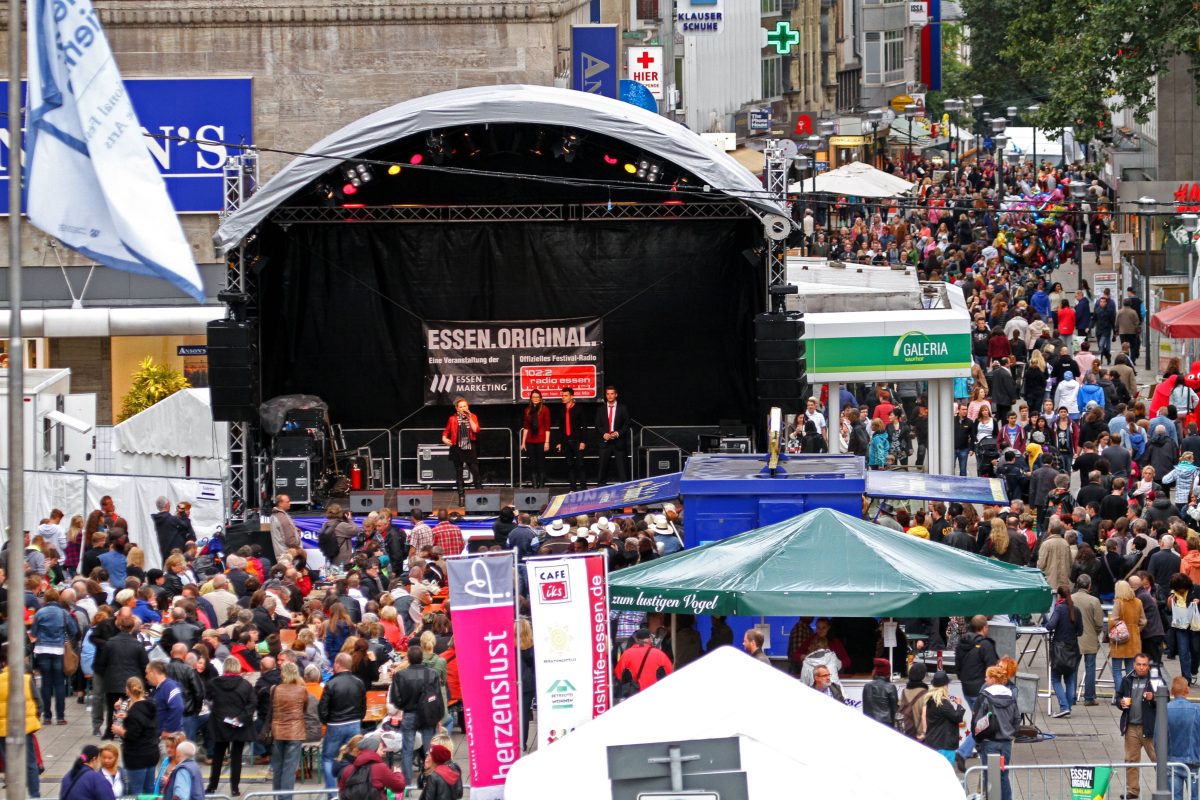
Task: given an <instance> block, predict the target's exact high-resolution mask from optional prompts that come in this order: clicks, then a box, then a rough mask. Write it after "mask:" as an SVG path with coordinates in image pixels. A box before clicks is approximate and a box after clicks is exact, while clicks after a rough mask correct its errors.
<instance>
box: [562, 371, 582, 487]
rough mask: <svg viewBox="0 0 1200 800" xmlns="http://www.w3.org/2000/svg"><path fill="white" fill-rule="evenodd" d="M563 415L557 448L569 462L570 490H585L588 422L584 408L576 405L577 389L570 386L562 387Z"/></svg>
mask: <svg viewBox="0 0 1200 800" xmlns="http://www.w3.org/2000/svg"><path fill="white" fill-rule="evenodd" d="M562 401H563V415H562V420H561V421H560V422H559V424H558V435H559V443H558V445H557V446H556V447H555V449H556V450H557V451H558V452H560V453H562V455H563V460H564V461H566V463H567V482H568V483H569V484H570V491H572V492H576V491H583V490H584V489H586V488H587V477H586V476H585V475H584V472H583V451H584V449H586V448H587V440H586V439H585V438H584V437H585V436H586V435H587V422H586V421H585V420H584V416H585V415H584V412H583V408H581V407H580V406H577V405H575V390H574V389H572V388H571V387H570V386H564V387H563V388H562Z"/></svg>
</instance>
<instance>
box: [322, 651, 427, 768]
mask: <svg viewBox="0 0 1200 800" xmlns="http://www.w3.org/2000/svg"><path fill="white" fill-rule="evenodd" d="M410 650H411V648H410ZM327 652H328V651H327ZM353 664H354V661H353V659H352V658H351V656H350V654H349V653H337V654H336V655H335V657H334V659H333V677H332V678H330V679H329V680H328V681H327V682H326V684H325V688H324V690H323V691H322V692H321V698H320V701H319V703H318V715H319V717H320V720H321V723H322V724H323V725H325V738H324V739H323V740H322V743H321V769H322V771H323V772H324V777H325V788H326V789H334V788H337V778H336V775H335V773H334V769H333V766H334V762H335V761H336V759H337V756H338V753H339V751H340V750H341V748H342V746H343V745H344V744H346V743H347V742H348V741H350V739H351V738H353V737H355V736H357V735H358V734H359V732H360V730H361V727H362V718H363V716H364V715H365V714H366V712H367V687H366V686H364V685H363V682H362V681H360V680H359V679H358V678H356V677H355V676H354V675H353V674H352V673H351V668H352V667H353Z"/></svg>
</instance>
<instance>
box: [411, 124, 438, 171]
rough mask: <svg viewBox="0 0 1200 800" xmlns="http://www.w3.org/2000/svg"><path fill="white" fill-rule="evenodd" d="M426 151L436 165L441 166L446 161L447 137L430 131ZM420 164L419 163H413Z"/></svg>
mask: <svg viewBox="0 0 1200 800" xmlns="http://www.w3.org/2000/svg"><path fill="white" fill-rule="evenodd" d="M425 149H426V150H428V151H429V155H430V156H431V157H432V158H433V161H434V163H435V164H441V163H442V162H443V161H444V160H445V159H446V136H445V134H442V133H438V132H437V131H430V132H429V134H428V135H427V136H426V137H425ZM413 163H419V162H413Z"/></svg>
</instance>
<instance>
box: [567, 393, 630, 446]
mask: <svg viewBox="0 0 1200 800" xmlns="http://www.w3.org/2000/svg"><path fill="white" fill-rule="evenodd" d="M617 408H618V409H620V408H621V404H620V403H617ZM567 414H570V415H571V438H570V441H571V442H575V443H578V442H585V441H587V439H586V436H587V431H588V422H587V413H586V412H585V411H584V409H583V406H581V405H579V403H575V404H574V405H572V406H571V407H570V408H569V409H568V408H567V407H566V406H563V410H562V417H561V418H560V419H559V423H558V438H557V439H555V442H556V443H557V444H565V443H566V442H567V441H568V439H567V423H566V417H567ZM601 414H602V415H603V414H604V412H603V411H601ZM604 422H605V424H607V423H608V419H607V417H606V418H605V420H604ZM621 435H622V436H624V434H621Z"/></svg>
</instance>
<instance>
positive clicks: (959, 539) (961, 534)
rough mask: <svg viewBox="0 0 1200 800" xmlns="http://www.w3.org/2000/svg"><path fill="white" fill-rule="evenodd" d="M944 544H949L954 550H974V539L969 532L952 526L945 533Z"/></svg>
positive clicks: (969, 551)
mask: <svg viewBox="0 0 1200 800" xmlns="http://www.w3.org/2000/svg"><path fill="white" fill-rule="evenodd" d="M945 544H948V545H950V546H951V547H953V548H954V549H955V550H966V551H967V552H968V553H974V552H975V540H974V539H972V538H971V534H969V533H967V532H966V531H964V530H960V529H958V528H954V529H953V530H951V531H950V533H949V534H947V536H946V541H945Z"/></svg>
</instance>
